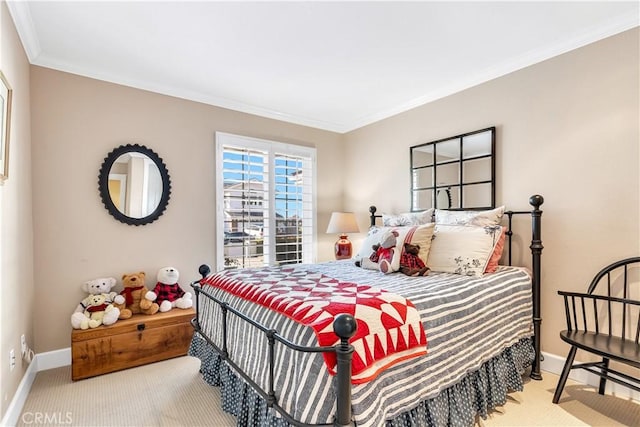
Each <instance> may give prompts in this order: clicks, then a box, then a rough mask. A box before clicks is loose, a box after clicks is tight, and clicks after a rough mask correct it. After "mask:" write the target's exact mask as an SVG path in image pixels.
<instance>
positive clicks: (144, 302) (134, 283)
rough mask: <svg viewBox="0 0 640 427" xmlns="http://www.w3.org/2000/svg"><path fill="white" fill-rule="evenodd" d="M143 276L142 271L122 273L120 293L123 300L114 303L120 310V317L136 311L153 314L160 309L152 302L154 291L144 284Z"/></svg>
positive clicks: (136, 312)
mask: <svg viewBox="0 0 640 427" xmlns="http://www.w3.org/2000/svg"><path fill="white" fill-rule="evenodd" d="M145 276H146V275H145V273H144V271H140V272H139V273H132V274H123V275H122V286H123V288H124V289H123V290H122V292H120V295H122V296H124V298H125V301H124V303H122V304H117V305H116V307H117V308H118V309H119V310H120V319H128V318H130V317H131V316H132V315H134V314H138V313H143V314H155V313H157V312H158V310H159V309H160V307H159V306H158V304H156V303H155V302H153V299H152V298H153V297H154V296H155V295H154V293H153V292H151V291H150V290H149V289H147V287H146V286H145Z"/></svg>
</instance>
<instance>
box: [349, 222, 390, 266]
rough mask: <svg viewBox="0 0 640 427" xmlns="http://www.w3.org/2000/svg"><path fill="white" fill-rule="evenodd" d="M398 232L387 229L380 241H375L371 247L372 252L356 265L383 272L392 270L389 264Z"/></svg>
mask: <svg viewBox="0 0 640 427" xmlns="http://www.w3.org/2000/svg"><path fill="white" fill-rule="evenodd" d="M397 238H398V232H397V231H396V230H387V231H385V232H384V234H383V235H382V238H381V239H380V243H376V244H375V245H373V246H372V247H371V248H372V249H373V253H372V254H371V256H369V258H363V259H362V260H361V261H360V262H359V263H358V262H356V265H358V264H360V265H359V266H360V267H362V268H367V269H370V270H380V271H381V272H383V273H384V274H387V273H392V272H393V271H394V270H393V268H392V266H391V260H392V259H393V254H394V252H395V247H396V244H397Z"/></svg>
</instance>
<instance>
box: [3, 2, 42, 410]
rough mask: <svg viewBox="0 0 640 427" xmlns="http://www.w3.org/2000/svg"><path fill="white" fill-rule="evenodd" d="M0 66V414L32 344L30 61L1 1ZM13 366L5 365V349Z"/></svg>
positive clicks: (16, 385)
mask: <svg viewBox="0 0 640 427" xmlns="http://www.w3.org/2000/svg"><path fill="white" fill-rule="evenodd" d="M0 40H1V42H0V70H2V72H3V73H4V75H5V77H6V78H7V80H8V81H9V85H10V86H11V88H12V89H13V105H12V114H11V136H10V155H9V179H8V180H6V181H5V182H4V184H1V185H0V289H1V290H2V298H0V402H1V403H0V407H1V411H0V418H2V416H4V413H5V412H6V410H7V407H8V405H9V403H11V399H12V398H13V395H14V393H15V391H16V389H17V388H18V384H19V383H20V380H21V379H22V377H23V375H24V373H25V371H26V368H27V366H26V363H23V362H22V360H21V359H20V335H21V334H25V336H26V338H27V343H28V344H29V346H30V347H32V348H33V343H34V336H33V316H32V312H33V310H34V301H33V295H34V284H33V232H32V217H31V134H30V128H31V124H30V113H29V62H28V61H27V57H26V56H25V54H24V51H23V49H22V44H21V43H20V40H19V38H18V35H17V33H16V30H15V27H14V25H13V20H12V19H11V16H10V15H9V11H8V9H7V7H6V5H5V3H4V2H2V3H0ZM11 349H14V350H15V353H16V359H17V360H16V367H15V368H14V369H13V370H12V371H11V370H9V351H10V350H11Z"/></svg>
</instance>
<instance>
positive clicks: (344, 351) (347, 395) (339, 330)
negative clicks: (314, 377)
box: [191, 265, 356, 427]
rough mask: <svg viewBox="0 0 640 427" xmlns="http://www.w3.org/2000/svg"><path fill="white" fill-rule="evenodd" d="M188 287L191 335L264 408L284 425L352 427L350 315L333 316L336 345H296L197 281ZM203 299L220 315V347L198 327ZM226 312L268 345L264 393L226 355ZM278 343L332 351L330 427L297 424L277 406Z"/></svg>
mask: <svg viewBox="0 0 640 427" xmlns="http://www.w3.org/2000/svg"><path fill="white" fill-rule="evenodd" d="M199 272H200V274H201V275H202V278H205V277H206V276H207V275H208V274H209V273H210V268H209V266H207V265H201V266H200V268H199ZM191 287H193V289H194V291H195V293H196V298H195V300H196V317H194V318H193V320H192V321H191V324H192V325H193V328H194V330H195V332H197V333H198V334H199V335H200V336H202V338H204V339H205V340H206V341H207V342H208V343H209V344H210V345H211V347H213V348H214V349H215V350H216V352H217V353H218V354H219V355H220V356H221V358H222V360H224V361H225V362H226V363H227V364H229V365H230V366H231V367H232V368H233V369H234V371H235V372H236V373H237V374H238V375H239V376H241V377H242V378H243V379H244V380H245V381H246V382H247V383H248V384H249V385H250V386H251V387H252V388H253V389H254V390H256V392H257V393H258V394H259V395H260V396H261V397H262V398H263V399H264V400H265V402H266V403H267V406H268V407H269V408H273V409H274V410H276V411H277V412H278V413H279V414H280V415H281V416H282V418H284V419H285V420H286V421H287V422H288V423H290V424H292V425H295V426H331V425H332V426H335V427H347V426H353V425H354V423H353V420H352V416H351V361H352V356H353V351H354V348H353V346H352V345H351V344H349V339H350V338H351V337H352V336H353V335H354V334H355V332H356V320H355V319H354V318H353V316H351V315H350V314H339V315H338V316H336V318H335V320H334V322H333V330H334V332H335V333H336V335H337V336H338V338H340V342H339V343H338V344H336V345H335V346H331V347H305V346H300V345H297V344H295V343H292V342H291V341H289V340H287V339H286V338H284V337H283V336H281V335H280V334H279V333H278V331H276V330H274V329H270V328H267V327H266V326H264V325H262V324H260V323H259V322H256V321H255V320H253V319H251V318H249V317H247V316H246V315H244V314H243V313H241V312H240V311H238V310H236V309H235V308H233V307H231V306H230V305H229V304H227V303H226V302H223V301H220V300H219V299H217V298H216V297H215V296H213V295H211V294H210V293H208V292H207V291H206V290H204V289H202V285H201V284H200V281H194V282H192V283H191ZM201 296H204V297H205V298H208V299H210V300H212V301H214V302H215V303H216V304H218V305H219V306H220V308H221V312H222V325H221V327H222V335H223V339H222V348H220V347H219V346H218V345H216V344H215V343H214V342H213V340H211V338H210V337H209V336H207V334H206V333H205V332H204V331H203V330H202V328H201V327H200V313H201V310H199V307H198V305H199V301H200V297H201ZM229 313H232V314H233V315H235V316H238V317H239V318H241V319H243V320H244V321H246V322H248V323H249V324H251V325H253V326H254V327H256V328H257V329H259V330H260V331H262V333H263V334H264V335H265V336H266V337H267V342H268V345H269V358H268V361H269V366H268V367H266V369H268V371H269V387H268V390H264V389H263V388H262V387H260V386H259V385H258V384H257V383H256V382H255V381H253V379H252V378H251V377H250V376H249V375H247V374H246V373H245V372H244V371H243V370H242V369H241V368H240V367H239V366H238V365H237V364H236V363H235V362H234V361H233V359H232V358H231V357H230V356H229V352H228V350H227V337H228V333H227V316H228V315H229ZM276 341H277V342H279V343H281V344H283V345H285V346H287V347H288V348H290V349H292V350H295V351H300V352H308V353H328V352H333V353H335V354H336V362H337V365H336V398H337V400H336V405H337V406H336V416H335V419H334V422H333V424H307V423H303V422H301V421H298V420H296V419H294V418H293V417H291V415H290V414H289V413H287V411H285V410H284V409H283V408H282V407H281V406H280V405H279V404H278V399H277V397H276V390H275V389H274V384H275V378H274V375H275V374H274V360H275V343H276Z"/></svg>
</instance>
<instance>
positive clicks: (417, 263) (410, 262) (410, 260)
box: [400, 243, 430, 276]
mask: <svg viewBox="0 0 640 427" xmlns="http://www.w3.org/2000/svg"><path fill="white" fill-rule="evenodd" d="M419 253H420V245H413V244H411V243H405V244H404V249H403V251H402V255H401V256H400V272H402V273H404V274H406V275H407V276H427V275H428V274H429V271H430V269H429V267H427V266H426V265H425V263H424V261H422V258H420V257H419V256H418V254H419Z"/></svg>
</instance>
